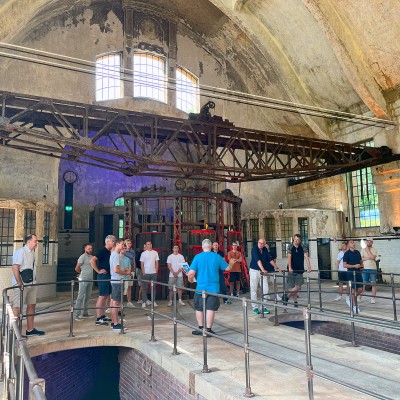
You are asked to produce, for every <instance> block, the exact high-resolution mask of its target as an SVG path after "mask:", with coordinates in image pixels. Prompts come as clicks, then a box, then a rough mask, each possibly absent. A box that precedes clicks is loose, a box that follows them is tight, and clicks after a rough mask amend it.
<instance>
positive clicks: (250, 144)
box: [0, 92, 398, 182]
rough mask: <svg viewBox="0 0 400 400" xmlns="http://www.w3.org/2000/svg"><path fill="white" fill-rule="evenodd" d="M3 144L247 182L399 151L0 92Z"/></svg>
mask: <svg viewBox="0 0 400 400" xmlns="http://www.w3.org/2000/svg"><path fill="white" fill-rule="evenodd" d="M0 104H1V110H0V111H1V112H0V139H1V144H2V145H3V146H6V147H9V148H14V149H19V150H23V151H29V152H33V153H37V154H41V155H46V156H51V157H58V158H66V159H68V160H71V161H76V162H80V163H84V164H88V165H92V166H96V167H101V168H107V169H109V170H115V171H120V172H122V173H124V174H125V175H131V176H134V175H147V176H154V177H172V178H179V177H180V178H191V179H208V180H214V181H227V182H243V181H255V180H264V179H276V178H291V177H298V176H301V177H305V178H307V177H311V178H321V177H324V176H329V175H335V174H339V173H343V172H346V171H351V170H355V169H359V168H362V167H365V166H372V165H377V164H382V163H385V162H389V161H392V160H395V159H398V155H393V154H392V152H391V151H390V149H388V148H373V147H365V146H360V145H352V144H347V143H339V142H333V141H326V140H319V139H312V138H307V137H298V136H292V135H284V134H277V133H272V132H264V131H256V130H251V129H244V128H236V127H234V126H233V125H232V124H231V123H229V122H223V121H221V120H218V119H217V120H215V119H211V121H208V122H204V121H202V120H200V119H197V120H196V119H195V120H184V119H177V118H169V117H163V116H159V115H153V114H144V113H138V112H134V111H128V110H122V109H115V108H109V107H102V106H98V105H90V104H82V103H75V102H70V101H62V100H55V99H49V98H43V97H35V96H30V95H22V94H15V93H8V92H0Z"/></svg>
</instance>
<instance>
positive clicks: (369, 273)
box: [358, 238, 378, 304]
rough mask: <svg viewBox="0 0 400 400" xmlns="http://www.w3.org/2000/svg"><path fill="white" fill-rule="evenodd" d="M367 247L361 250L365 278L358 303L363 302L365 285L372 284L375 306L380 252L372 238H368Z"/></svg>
mask: <svg viewBox="0 0 400 400" xmlns="http://www.w3.org/2000/svg"><path fill="white" fill-rule="evenodd" d="M366 242H367V247H365V248H364V249H361V257H362V260H363V262H364V270H363V272H362V277H363V283H364V285H363V291H362V292H361V293H360V295H359V296H358V302H361V297H362V294H363V293H364V292H365V285H366V284H368V282H371V286H372V297H371V303H372V304H375V302H376V300H375V298H376V276H377V266H376V258H377V256H378V251H377V250H376V248H375V247H374V246H373V243H374V240H373V239H372V238H367V240H366Z"/></svg>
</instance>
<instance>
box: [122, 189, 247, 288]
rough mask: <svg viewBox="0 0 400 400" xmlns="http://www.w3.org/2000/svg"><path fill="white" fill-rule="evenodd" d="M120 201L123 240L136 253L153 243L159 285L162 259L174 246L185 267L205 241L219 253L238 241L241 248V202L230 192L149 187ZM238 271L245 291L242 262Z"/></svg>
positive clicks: (163, 277)
mask: <svg viewBox="0 0 400 400" xmlns="http://www.w3.org/2000/svg"><path fill="white" fill-rule="evenodd" d="M124 201H125V215H124V224H125V225H124V227H125V235H124V236H125V237H126V238H132V239H133V240H134V242H135V247H136V250H140V249H142V248H143V244H144V243H146V242H147V241H151V242H152V243H153V248H154V249H155V250H157V251H158V252H159V256H160V265H161V268H160V269H159V277H158V279H159V280H160V281H162V282H167V281H168V268H167V267H166V259H167V257H168V255H169V254H171V252H172V247H173V245H175V244H177V245H178V246H179V247H180V248H181V252H182V254H183V255H184V256H185V257H186V258H187V260H188V262H189V263H190V262H191V261H192V259H193V257H194V256H195V255H196V254H197V253H199V252H200V251H201V242H202V240H203V239H205V238H208V239H210V240H211V241H213V242H214V241H217V242H218V243H219V245H220V248H221V249H222V250H225V249H230V248H231V243H232V241H239V243H240V249H242V248H243V243H242V236H241V233H240V226H241V225H240V205H241V202H242V200H241V199H240V198H239V197H237V196H235V195H233V193H232V192H231V191H230V190H224V191H223V192H222V193H211V192H209V191H208V190H207V189H205V188H201V189H197V190H196V189H194V188H188V189H187V190H176V191H170V192H167V191H166V190H165V188H163V187H156V186H153V187H151V188H144V189H142V191H141V192H133V193H132V192H131V193H124ZM225 253H227V251H225ZM242 253H243V251H242ZM243 259H244V257H243ZM242 270H243V274H242V275H243V276H244V281H243V287H246V286H247V282H248V272H247V268H245V262H244V265H243V266H242Z"/></svg>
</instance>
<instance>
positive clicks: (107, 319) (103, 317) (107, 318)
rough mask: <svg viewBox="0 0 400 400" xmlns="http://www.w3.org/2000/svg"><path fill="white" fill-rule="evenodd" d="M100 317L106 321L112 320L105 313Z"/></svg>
mask: <svg viewBox="0 0 400 400" xmlns="http://www.w3.org/2000/svg"><path fill="white" fill-rule="evenodd" d="M100 319H102V320H103V321H105V322H111V321H112V319H111V318H109V317H106V316H105V315H102V316H101V317H100Z"/></svg>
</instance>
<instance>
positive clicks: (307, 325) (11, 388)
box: [1, 271, 400, 400]
mask: <svg viewBox="0 0 400 400" xmlns="http://www.w3.org/2000/svg"><path fill="white" fill-rule="evenodd" d="M321 272H323V271H318V273H317V278H310V276H307V279H306V292H304V291H302V292H299V293H301V294H302V295H301V296H302V299H303V295H304V293H306V294H307V300H306V301H305V302H304V301H303V302H301V304H300V303H299V305H301V307H302V308H303V319H304V330H305V345H306V352H305V364H304V366H299V365H298V364H295V363H291V362H289V361H287V360H283V359H282V360H280V359H279V358H276V357H274V359H275V360H277V361H280V362H284V363H285V364H287V365H289V366H292V367H294V368H297V369H301V370H303V371H305V372H306V379H307V385H308V394H309V399H313V398H314V392H313V377H314V376H319V377H322V378H323V379H325V380H328V381H331V382H334V383H337V384H339V385H342V386H344V387H348V388H350V389H352V390H355V391H359V392H361V393H364V394H368V395H371V396H375V397H378V398H382V399H388V397H385V396H379V394H377V393H374V392H371V391H368V390H365V389H363V388H360V387H355V386H352V385H349V384H347V383H345V382H343V381H339V380H338V379H337V378H336V377H330V376H327V375H326V374H323V373H318V371H317V372H316V371H314V370H313V366H312V349H311V340H310V335H311V334H312V329H311V317H312V315H316V316H317V315H318V316H325V317H329V318H330V320H332V319H336V320H338V321H346V322H349V323H350V325H351V328H352V344H353V346H356V334H355V324H367V325H371V326H379V327H384V328H390V329H395V330H400V326H399V325H398V324H397V312H396V301H397V298H396V289H398V288H399V285H396V284H395V283H394V277H395V274H388V275H390V278H391V279H390V282H391V283H390V284H389V285H388V284H377V286H383V287H386V288H387V287H388V286H390V288H391V289H390V297H386V296H383V295H380V296H379V298H380V299H388V300H391V301H392V303H393V321H391V320H385V319H382V318H366V317H360V316H359V315H357V311H356V312H354V310H353V303H352V300H350V301H351V303H350V304H351V305H350V310H349V313H348V314H347V313H343V312H338V311H335V310H330V309H329V308H327V307H324V306H323V299H322V294H323V293H326V292H323V290H322V283H323V281H324V280H323V279H321ZM272 277H273V292H272V293H270V295H273V297H274V300H273V301H269V300H266V299H265V298H264V297H263V298H262V299H261V300H257V301H255V300H250V299H247V298H245V297H241V298H235V297H233V298H232V297H229V298H230V299H231V300H233V301H240V302H241V305H242V318H243V333H242V334H243V340H242V341H241V342H238V341H235V340H231V339H229V338H226V337H223V336H220V335H217V334H213V333H211V332H209V331H207V324H206V320H205V318H206V313H205V312H204V313H203V318H204V320H203V328H202V330H201V334H202V340H203V368H202V372H203V373H209V372H210V368H209V366H208V353H209V350H208V342H207V341H208V338H209V337H215V338H217V339H219V340H222V341H224V342H226V343H229V344H231V345H234V346H236V347H240V348H242V349H243V359H244V360H243V363H244V370H245V390H244V393H243V396H245V397H252V396H254V393H253V392H252V389H251V364H250V355H251V353H252V352H254V353H256V354H260V352H259V351H257V350H256V349H255V348H253V347H252V346H251V345H250V343H249V320H248V308H249V303H253V304H256V305H257V306H260V307H261V310H263V308H264V306H266V305H268V304H273V307H274V311H275V315H274V325H275V326H278V325H279V310H281V311H282V310H283V312H284V313H286V312H287V311H288V309H292V306H291V305H290V304H289V305H284V304H282V303H280V302H278V300H277V298H276V295H275V294H276V293H278V285H277V280H278V279H282V283H283V294H284V295H285V294H287V290H286V273H285V272H283V273H282V274H272ZM129 280H131V281H137V279H128V281H129ZM355 280H356V279H355V278H354V281H355ZM326 281H329V282H332V280H330V279H329V280H326ZM81 282H97V280H85V281H81ZM122 282H123V281H122V280H121V284H122ZM142 282H143V284H150V287H151V291H150V296H151V306H150V321H151V333H150V341H156V336H155V329H156V326H155V325H156V324H155V316H156V315H159V316H162V317H163V318H164V319H167V320H170V321H171V322H172V325H173V350H172V354H173V355H176V356H177V355H179V352H178V326H179V325H181V326H185V327H188V328H191V329H193V330H199V328H198V327H197V326H193V325H191V324H189V323H187V322H186V321H185V320H180V319H178V313H177V290H178V289H182V290H184V291H186V292H188V293H195V292H199V291H198V290H196V289H191V288H186V287H180V286H176V285H173V286H170V285H168V284H166V283H161V282H155V281H147V280H142ZM312 282H314V283H315V284H316V288H317V290H312V288H311V283H312ZM262 283H263V279H261V284H262ZM54 284H70V285H71V293H70V301H69V303H70V304H69V308H62V309H57V310H51V311H45V312H36V313H35V315H43V314H49V313H55V312H69V313H70V318H69V335H68V336H69V337H74V336H75V335H74V313H75V312H76V311H77V310H82V309H81V308H79V309H78V308H75V285H77V284H78V282H77V281H68V282H50V283H45V284H35V285H36V286H42V285H54ZM348 285H349V286H350V293H351V288H352V285H354V282H352V281H349V282H348ZM156 286H164V287H168V288H169V289H170V290H172V291H173V304H172V315H169V314H163V313H161V312H159V311H156V309H155V305H154V303H155V289H156ZM22 289H23V288H22ZM261 289H262V290H263V288H261ZM8 290H12V288H7V289H5V290H4V291H3V318H2V341H1V350H2V355H3V360H4V362H3V365H2V377H3V379H4V386H5V390H6V393H8V396H9V398H10V399H13V398H17V399H20V398H22V397H21V394H22V393H23V381H24V373H23V371H24V368H26V371H27V375H28V378H29V383H30V385H29V393H30V396H32V397H31V398H34V399H40V400H41V399H45V398H46V397H45V394H44V380H43V379H39V378H38V376H37V374H36V372H35V369H34V366H33V363H32V360H31V359H30V357H29V353H28V350H27V348H26V343H25V341H26V338H24V337H23V336H22V334H21V327H22V319H23V318H26V317H27V316H29V315H27V314H22V313H21V314H20V317H19V318H17V317H15V316H14V315H13V313H12V309H11V306H10V304H9V303H8V299H7V291H8ZM262 292H263V291H262ZM22 293H23V292H22V291H21V296H22V295H23V294H22ZM311 293H318V301H317V302H316V307H315V302H314V301H312V299H311ZM332 293H333V292H332ZM335 293H336V292H335ZM201 295H202V301H203V310H205V309H206V297H207V296H208V295H213V296H217V297H219V298H220V299H223V298H227V297H228V296H226V295H225V296H223V295H220V294H215V293H208V292H206V291H201ZM377 297H378V296H377ZM350 298H351V296H350ZM356 302H357V300H356ZM21 304H22V303H21ZM355 305H356V306H357V303H355ZM110 308H119V311H120V312H121V313H120V323H121V325H123V322H124V320H123V316H124V313H123V311H124V309H125V308H126V307H125V306H124V305H123V291H122V293H121V305H120V306H118V307H110ZM90 309H91V310H93V309H97V308H96V307H90ZM21 310H22V307H21ZM144 310H146V311H148V309H147V308H144ZM259 317H260V318H265V316H264V312H261V313H260V316H259ZM120 334H121V335H124V334H125V331H124V329H121V330H120ZM33 396H35V397H33Z"/></svg>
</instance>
